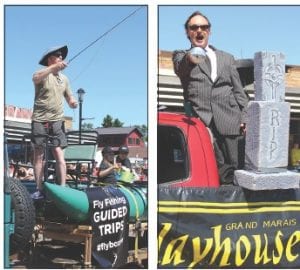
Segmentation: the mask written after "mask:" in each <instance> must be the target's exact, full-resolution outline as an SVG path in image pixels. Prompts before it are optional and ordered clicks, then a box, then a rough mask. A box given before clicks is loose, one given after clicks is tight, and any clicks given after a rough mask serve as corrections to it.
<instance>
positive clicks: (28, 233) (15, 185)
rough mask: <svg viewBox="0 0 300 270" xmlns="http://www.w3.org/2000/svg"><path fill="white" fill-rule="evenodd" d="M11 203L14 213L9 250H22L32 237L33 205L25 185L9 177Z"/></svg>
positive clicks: (33, 224)
mask: <svg viewBox="0 0 300 270" xmlns="http://www.w3.org/2000/svg"><path fill="white" fill-rule="evenodd" d="M9 180H10V181H9V183H10V190H11V204H12V209H13V212H14V215H15V226H14V233H13V234H12V235H11V237H10V247H11V251H16V250H24V249H25V248H26V247H27V246H28V245H29V241H30V239H31V238H32V233H33V230H34V226H35V207H34V204H33V200H32V199H31V197H30V194H29V192H28V191H27V189H26V187H25V186H24V185H23V184H22V183H21V182H20V180H18V179H14V178H10V179H9Z"/></svg>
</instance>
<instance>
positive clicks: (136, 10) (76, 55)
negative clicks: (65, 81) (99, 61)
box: [68, 6, 143, 64]
mask: <svg viewBox="0 0 300 270" xmlns="http://www.w3.org/2000/svg"><path fill="white" fill-rule="evenodd" d="M141 8H143V6H141V7H139V8H137V9H135V10H134V11H133V12H131V13H130V14H129V15H128V16H126V17H125V18H124V19H123V20H121V21H120V22H118V23H117V24H115V25H114V26H113V27H111V28H110V29H109V30H107V31H106V32H105V33H104V34H102V35H101V36H100V37H98V38H97V39H96V40H94V41H93V42H91V43H90V44H89V45H87V46H86V47H85V48H83V49H82V50H81V51H79V52H78V53H77V54H75V56H73V57H72V58H71V59H70V60H69V61H68V64H70V62H71V61H73V60H74V59H75V58H77V57H78V56H79V55H80V54H82V53H83V52H84V51H86V50H87V49H88V48H90V47H91V46H93V45H94V44H95V43H96V42H97V41H99V40H100V39H101V38H103V37H105V36H106V35H107V34H108V33H110V32H111V31H113V30H114V29H115V28H117V27H118V26H119V25H120V24H121V23H123V22H124V21H126V20H127V19H128V18H130V17H131V16H133V15H134V14H135V13H136V12H138V11H139V10H140V9H141Z"/></svg>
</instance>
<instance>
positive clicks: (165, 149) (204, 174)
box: [157, 112, 220, 187]
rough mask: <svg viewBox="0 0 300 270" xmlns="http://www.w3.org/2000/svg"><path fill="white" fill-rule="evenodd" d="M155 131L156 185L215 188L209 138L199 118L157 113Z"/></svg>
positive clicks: (217, 180) (216, 171)
mask: <svg viewBox="0 0 300 270" xmlns="http://www.w3.org/2000/svg"><path fill="white" fill-rule="evenodd" d="M157 133H158V135H157V138H158V140H157V147H158V156H157V171H158V173H157V174H158V184H167V185H172V186H177V187H179V186H181V187H219V185H220V184H219V176H218V169H217V164H216V160H215V156H214V152H213V148H212V144H211V141H210V137H209V134H208V131H207V129H206V127H205V126H204V124H203V123H202V122H201V121H200V120H199V119H197V118H195V117H189V116H186V115H185V114H180V113H170V112H159V113H158V130H157Z"/></svg>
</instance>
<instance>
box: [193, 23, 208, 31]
mask: <svg viewBox="0 0 300 270" xmlns="http://www.w3.org/2000/svg"><path fill="white" fill-rule="evenodd" d="M199 28H200V29H201V30H202V31H206V30H208V29H209V28H210V25H209V24H203V25H201V24H192V25H189V29H190V30H192V31H196V30H198V29H199Z"/></svg>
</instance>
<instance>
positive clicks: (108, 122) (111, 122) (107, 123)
mask: <svg viewBox="0 0 300 270" xmlns="http://www.w3.org/2000/svg"><path fill="white" fill-rule="evenodd" d="M123 125H124V123H123V122H121V121H120V120H119V119H118V118H116V119H113V118H112V116H110V115H109V114H107V115H106V116H105V117H104V118H103V121H102V124H101V126H102V127H105V128H108V127H123Z"/></svg>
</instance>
